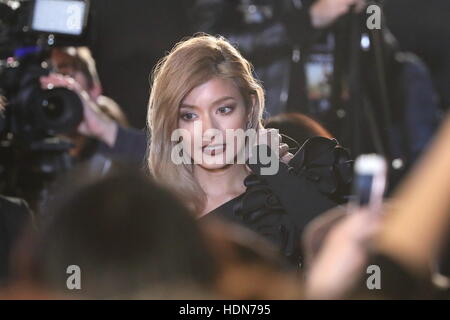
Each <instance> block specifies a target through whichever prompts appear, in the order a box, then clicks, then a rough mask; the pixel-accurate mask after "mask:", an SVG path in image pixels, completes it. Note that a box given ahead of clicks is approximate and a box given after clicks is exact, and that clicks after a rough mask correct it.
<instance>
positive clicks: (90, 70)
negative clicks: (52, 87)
mask: <svg viewBox="0 0 450 320" xmlns="http://www.w3.org/2000/svg"><path fill="white" fill-rule="evenodd" d="M50 62H51V64H52V66H53V68H54V69H55V71H56V72H58V73H60V74H63V75H66V76H69V77H71V78H73V79H75V81H77V82H78V83H79V84H80V86H81V87H82V88H83V90H85V91H86V92H87V93H88V94H89V96H90V97H91V99H93V100H94V101H95V100H96V99H97V98H98V97H99V96H100V95H101V94H102V86H101V83H100V79H99V76H98V73H97V68H96V66H95V60H94V58H93V57H92V54H91V51H90V50H89V48H87V47H63V48H54V49H52V52H51V56H50Z"/></svg>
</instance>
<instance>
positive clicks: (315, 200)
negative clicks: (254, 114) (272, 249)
mask: <svg viewBox="0 0 450 320" xmlns="http://www.w3.org/2000/svg"><path fill="white" fill-rule="evenodd" d="M264 147H266V148H267V146H264V145H262V146H258V147H257V148H264ZM256 152H258V154H259V150H256ZM248 165H249V167H250V169H251V170H252V171H253V174H251V175H249V176H248V177H247V178H246V179H245V180H244V184H245V186H246V188H247V190H246V192H245V193H244V194H243V195H242V196H240V197H239V198H238V199H237V200H236V201H235V202H234V204H233V209H232V213H231V212H230V213H231V215H232V220H233V221H235V222H239V223H241V224H243V225H245V226H247V227H248V228H250V229H252V230H253V231H255V232H257V233H258V234H260V235H261V236H263V237H265V238H266V239H267V240H269V241H271V242H272V243H273V244H274V245H275V246H276V247H278V248H279V249H280V251H281V252H282V253H283V254H284V256H285V257H286V258H287V259H288V260H289V261H291V263H292V264H294V265H297V266H298V265H299V264H301V248H300V235H301V232H302V231H303V229H304V227H305V226H306V225H307V224H308V223H309V222H310V221H311V220H312V219H314V218H315V217H316V216H317V215H319V214H320V213H322V212H324V211H326V210H328V209H330V208H332V207H334V206H336V205H337V204H339V203H342V202H343V201H344V200H345V196H346V193H347V192H348V190H349V185H350V183H351V180H352V179H351V173H352V162H351V161H350V160H349V153H348V152H347V150H345V149H344V148H342V147H340V146H339V144H338V143H337V141H336V140H331V139H326V138H321V137H320V138H319V137H316V138H311V139H309V140H308V141H307V142H305V144H304V145H303V146H302V147H301V149H300V150H299V151H298V152H297V153H296V154H295V156H294V158H293V159H292V160H291V161H290V162H289V164H288V165H286V164H284V163H281V162H280V163H279V170H278V172H277V173H276V174H274V175H262V174H260V172H261V169H262V168H264V167H266V168H267V166H264V165H261V164H260V163H256V164H248Z"/></svg>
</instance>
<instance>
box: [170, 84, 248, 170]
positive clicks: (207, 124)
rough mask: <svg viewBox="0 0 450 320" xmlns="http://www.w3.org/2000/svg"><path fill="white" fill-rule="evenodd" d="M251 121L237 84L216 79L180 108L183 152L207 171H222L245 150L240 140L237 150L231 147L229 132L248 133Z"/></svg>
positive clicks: (198, 90) (179, 121)
mask: <svg viewBox="0 0 450 320" xmlns="http://www.w3.org/2000/svg"><path fill="white" fill-rule="evenodd" d="M247 121H248V117H247V108H246V106H245V102H244V98H243V97H242V95H241V93H240V91H239V89H238V88H237V86H236V85H235V84H234V82H233V81H232V80H228V79H221V78H213V79H211V80H209V81H207V82H205V83H203V84H201V85H199V86H198V87H195V88H194V89H193V90H192V91H191V92H190V93H189V94H188V95H187V96H186V97H185V98H184V99H183V101H182V103H181V105H180V109H179V119H178V128H180V129H184V130H182V131H184V134H183V135H182V136H183V152H187V155H188V156H189V157H190V158H191V159H192V160H193V163H195V164H197V165H199V166H201V167H202V168H204V169H207V170H215V169H221V168H223V167H225V166H226V165H227V164H230V163H233V161H234V159H235V158H236V155H237V152H238V151H240V150H241V149H242V148H243V146H244V143H243V142H242V141H240V140H236V139H234V143H233V144H234V147H233V144H231V143H227V139H226V131H229V130H227V129H231V130H236V129H245V128H246V124H247ZM231 132H233V131H231ZM186 135H187V136H186ZM220 136H221V137H220Z"/></svg>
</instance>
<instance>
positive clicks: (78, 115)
mask: <svg viewBox="0 0 450 320" xmlns="http://www.w3.org/2000/svg"><path fill="white" fill-rule="evenodd" d="M39 100H40V103H39V106H38V108H39V112H38V113H39V121H40V122H41V123H40V127H41V128H44V129H45V130H46V131H47V132H48V133H51V134H55V133H68V132H72V131H74V130H75V129H76V128H77V126H78V125H79V124H80V122H81V120H82V119H83V104H82V102H81V100H80V98H79V97H78V95H77V94H76V93H75V92H73V91H71V90H69V89H65V88H55V89H52V90H44V91H43V92H42V95H41V99H39Z"/></svg>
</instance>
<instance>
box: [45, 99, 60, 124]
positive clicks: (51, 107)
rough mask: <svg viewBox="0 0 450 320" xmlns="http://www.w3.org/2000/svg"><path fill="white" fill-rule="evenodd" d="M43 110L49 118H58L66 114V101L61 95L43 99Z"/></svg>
mask: <svg viewBox="0 0 450 320" xmlns="http://www.w3.org/2000/svg"><path fill="white" fill-rule="evenodd" d="M42 110H43V112H44V115H45V117H46V118H47V119H52V120H57V119H60V118H61V116H62V115H63V114H64V101H63V100H62V99H61V98H60V97H50V98H49V99H44V100H42Z"/></svg>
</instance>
